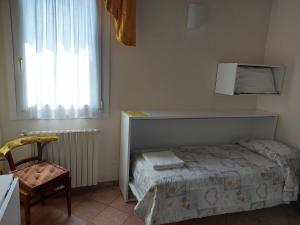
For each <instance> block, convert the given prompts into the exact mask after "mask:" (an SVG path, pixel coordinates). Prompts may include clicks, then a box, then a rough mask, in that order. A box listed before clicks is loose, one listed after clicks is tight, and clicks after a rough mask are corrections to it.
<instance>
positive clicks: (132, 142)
mask: <svg viewBox="0 0 300 225" xmlns="http://www.w3.org/2000/svg"><path fill="white" fill-rule="evenodd" d="M277 118H278V115H277V114H274V113H270V112H266V111H259V110H238V111H208V110H207V111H198V112H195V111H194V112H182V111H181V112H179V111H173V112H171V111H138V112H137V111H126V112H125V111H123V112H122V113H121V141H120V177H119V182H120V188H121V191H122V194H123V197H124V199H125V200H126V201H128V200H130V199H131V198H132V196H131V192H130V189H129V182H130V171H129V170H130V165H131V162H130V158H131V152H133V151H135V152H136V151H138V150H139V149H145V148H158V147H178V146H184V145H219V144H228V143H234V142H236V141H237V140H239V139H241V138H247V137H249V138H268V139H273V138H274V135H275V130H276V124H277Z"/></svg>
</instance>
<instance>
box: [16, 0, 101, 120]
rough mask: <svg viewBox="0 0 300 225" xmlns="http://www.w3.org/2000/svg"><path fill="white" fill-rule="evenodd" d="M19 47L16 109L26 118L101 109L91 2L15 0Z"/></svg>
mask: <svg viewBox="0 0 300 225" xmlns="http://www.w3.org/2000/svg"><path fill="white" fill-rule="evenodd" d="M17 2H18V6H19V9H18V10H19V13H20V15H21V16H20V17H21V18H20V20H19V23H20V31H21V32H20V34H21V35H20V37H21V40H20V41H21V45H20V47H21V48H22V49H21V50H20V55H21V57H19V60H22V62H21V61H20V62H19V64H20V65H19V66H20V70H21V73H20V74H21V76H23V77H21V78H20V79H18V81H17V82H19V83H20V84H19V85H18V86H19V88H21V91H20V95H19V100H18V101H17V102H18V104H19V107H18V108H19V109H20V110H21V111H22V113H23V114H24V113H25V114H27V116H28V117H30V118H38V119H55V118H57V119H62V118H88V117H97V116H98V115H99V113H100V111H101V107H100V105H101V104H100V100H101V97H100V96H101V94H100V93H101V90H100V87H101V85H100V82H101V79H100V76H99V75H100V74H99V73H100V71H101V68H100V67H101V66H100V57H99V55H100V54H99V50H100V46H99V44H98V43H100V41H99V36H100V35H99V33H98V30H99V29H98V26H99V18H100V16H99V15H98V10H97V0H17Z"/></svg>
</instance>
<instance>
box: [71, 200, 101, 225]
mask: <svg viewBox="0 0 300 225" xmlns="http://www.w3.org/2000/svg"><path fill="white" fill-rule="evenodd" d="M105 208H106V206H105V205H104V204H101V203H99V202H97V201H95V200H93V199H87V200H84V201H82V202H80V203H79V204H78V205H77V206H75V207H74V209H73V210H72V214H73V215H75V216H76V217H78V218H80V219H82V220H84V221H85V222H89V221H90V220H92V219H93V218H94V217H95V216H96V215H98V214H99V213H100V212H102V211H103V210H104V209H105Z"/></svg>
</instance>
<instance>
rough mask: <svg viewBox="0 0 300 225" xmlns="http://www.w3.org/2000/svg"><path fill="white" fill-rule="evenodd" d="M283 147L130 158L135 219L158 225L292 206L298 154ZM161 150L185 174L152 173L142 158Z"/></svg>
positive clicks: (198, 149)
mask: <svg viewBox="0 0 300 225" xmlns="http://www.w3.org/2000/svg"><path fill="white" fill-rule="evenodd" d="M284 147H285V146H284V145H282V144H280V143H278V142H275V141H270V140H264V141H261V140H242V141H241V142H240V143H239V144H227V145H217V146H188V147H172V148H155V149H143V150H139V151H136V152H133V153H132V156H131V158H132V159H131V162H132V165H131V177H132V180H131V183H130V187H131V190H132V192H133V194H134V195H135V197H136V198H137V199H138V204H137V205H136V207H135V213H136V214H137V215H138V216H139V217H140V218H142V219H143V220H144V221H145V224H146V225H158V224H165V223H171V222H178V221H182V220H187V219H192V218H202V217H206V216H212V215H217V214H223V213H231V212H239V211H247V210H254V209H260V208H266V207H271V206H275V205H279V204H282V203H289V202H290V201H295V200H297V196H298V177H297V176H296V174H297V173H298V171H299V168H298V167H299V165H300V163H299V161H300V156H299V155H300V154H299V152H298V151H297V150H294V149H290V148H285V149H283V148H284ZM282 149H283V150H282ZM165 150H168V151H172V152H174V154H175V155H176V156H177V157H178V158H180V159H182V160H183V161H184V163H185V166H184V168H179V169H169V170H160V171H157V170H155V169H153V168H152V167H151V166H150V165H149V164H148V163H147V162H146V161H145V159H144V158H143V157H142V155H141V153H143V152H149V151H165Z"/></svg>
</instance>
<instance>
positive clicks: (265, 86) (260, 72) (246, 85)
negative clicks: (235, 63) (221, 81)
mask: <svg viewBox="0 0 300 225" xmlns="http://www.w3.org/2000/svg"><path fill="white" fill-rule="evenodd" d="M235 93H237V94H275V93H276V89H275V82H274V77H273V73H272V69H271V68H265V67H263V68H259V67H241V66H239V67H238V68H237V77H236V85H235Z"/></svg>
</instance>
